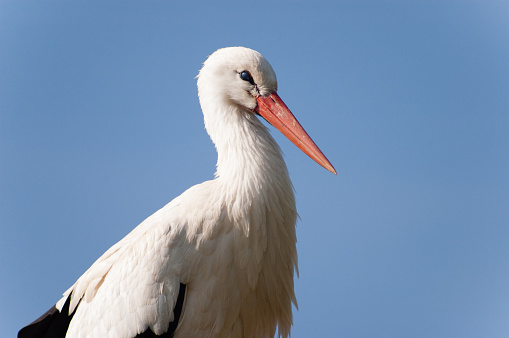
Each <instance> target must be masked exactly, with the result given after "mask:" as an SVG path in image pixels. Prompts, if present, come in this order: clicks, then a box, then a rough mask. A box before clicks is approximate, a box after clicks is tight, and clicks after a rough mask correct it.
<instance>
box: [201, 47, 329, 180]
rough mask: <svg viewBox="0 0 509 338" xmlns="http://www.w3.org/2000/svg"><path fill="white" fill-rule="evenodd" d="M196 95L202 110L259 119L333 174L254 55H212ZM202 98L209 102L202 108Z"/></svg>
mask: <svg viewBox="0 0 509 338" xmlns="http://www.w3.org/2000/svg"><path fill="white" fill-rule="evenodd" d="M198 95H199V97H200V101H201V103H202V108H203V109H204V106H216V107H221V106H222V107H236V108H238V110H240V111H244V112H249V113H251V114H253V113H254V114H257V115H260V116H262V117H263V118H264V119H265V120H266V121H267V122H269V123H270V124H271V125H272V126H274V127H275V128H277V129H278V130H279V131H280V132H281V133H283V135H285V136H286V137H287V138H288V139H289V140H290V141H292V142H293V143H294V144H295V145H296V146H297V147H299V149H301V150H302V151H303V152H304V153H306V154H307V155H308V156H309V157H311V158H312V159H313V160H314V161H316V162H317V163H318V164H320V165H321V166H322V167H324V168H325V169H327V170H329V171H330V172H332V173H334V174H336V170H335V169H334V167H333V166H332V164H331V163H330V162H329V160H327V158H326V157H325V155H323V153H322V152H321V151H320V149H319V148H318V147H317V146H316V144H315V143H314V142H313V140H312V139H311V138H310V137H309V135H308V134H307V133H306V131H305V130H304V129H303V128H302V126H301V125H300V123H299V122H298V121H297V119H296V118H295V116H294V115H293V114H292V113H291V111H290V110H289V109H288V107H287V106H286V105H285V103H284V102H283V100H281V98H280V97H279V95H278V94H277V78H276V73H275V72H274V70H273V69H272V66H271V65H270V63H269V62H268V61H267V60H266V59H265V58H264V57H263V56H262V55H261V54H260V53H258V52H257V51H255V50H252V49H249V48H244V47H229V48H222V49H219V50H217V51H216V52H214V53H213V54H212V55H210V56H209V58H208V59H207V60H206V61H205V63H204V64H203V68H202V69H201V70H200V73H199V75H198ZM204 97H207V98H209V100H212V101H207V103H206V104H204V102H203V98H204ZM204 112H205V109H204Z"/></svg>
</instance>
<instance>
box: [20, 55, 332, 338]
mask: <svg viewBox="0 0 509 338" xmlns="http://www.w3.org/2000/svg"><path fill="white" fill-rule="evenodd" d="M197 86H198V97H199V101H200V106H201V109H202V112H203V116H204V123H205V129H206V130H207V133H208V134H209V136H210V138H211V140H212V142H213V143H214V145H215V148H216V151H217V154H218V159H217V164H216V173H215V175H214V178H213V179H211V180H208V181H205V182H203V183H201V184H197V185H195V186H193V187H191V188H189V189H188V190H186V191H185V192H184V193H182V194H181V195H180V196H178V197H176V198H175V199H173V200H172V201H171V202H170V203H168V204H167V205H165V206H164V207H163V208H161V209H160V210H158V211H156V212H155V213H154V214H152V215H151V216H150V217H148V218H147V219H146V220H145V221H143V222H142V223H141V224H140V225H138V226H137V227H136V228H134V229H133V230H132V231H131V232H130V233H129V234H128V235H126V236H125V237H124V238H123V239H122V240H120V241H119V242H117V243H116V244H115V245H113V246H112V247H111V248H110V249H109V250H107V251H106V252H105V253H104V254H103V255H102V256H101V257H100V258H99V259H98V260H97V261H95V262H94V263H93V264H92V266H91V267H90V268H89V269H88V270H87V271H86V272H85V273H84V274H83V275H82V276H81V277H80V278H79V279H78V280H77V281H76V283H75V284H74V285H72V286H71V287H70V288H69V289H68V290H67V291H66V292H65V293H64V294H63V297H62V298H61V299H60V300H59V301H58V302H57V303H56V305H55V306H53V307H52V308H51V309H50V310H48V312H46V313H45V314H44V315H42V316H41V317H40V318H39V319H37V320H35V321H34V322H33V323H31V324H29V325H27V326H26V327H24V328H23V329H21V330H20V331H19V332H18V337H19V338H26V337H78V338H81V337H126V338H127V337H129V338H130V337H145V338H146V337H175V338H182V337H232V338H233V337H274V336H275V335H276V334H277V335H278V336H279V337H288V336H289V335H290V331H291V326H292V325H293V319H292V305H293V306H295V307H296V308H297V300H296V297H295V292H294V275H295V274H297V275H298V267H297V249H296V241H297V238H296V230H295V225H296V221H297V210H296V205H295V195H294V189H293V186H292V183H291V181H290V177H289V173H288V169H287V167H286V164H285V162H284V159H283V155H282V152H281V149H280V147H279V146H278V144H277V143H276V141H275V140H274V138H273V137H272V136H271V134H270V131H269V129H268V127H266V126H265V124H264V123H263V122H262V120H263V119H265V120H266V121H267V122H268V123H269V124H270V125H272V126H273V127H275V128H276V129H278V130H279V131H280V132H281V133H282V134H283V135H285V136H286V137H287V138H288V139H289V140H290V141H291V142H293V143H294V144H295V145H296V146H297V147H298V148H299V149H301V150H302V151H303V152H304V153H305V154H307V155H308V156H309V157H310V158H311V159H313V160H314V161H316V162H317V163H318V164H320V165H321V166H322V167H324V168H325V169H327V170H329V171H330V172H332V173H334V174H336V170H335V169H334V167H333V166H332V164H331V163H330V162H329V160H328V159H327V158H326V157H325V156H324V154H323V153H322V152H321V150H320V149H319V148H318V147H317V146H316V144H315V143H314V142H313V140H312V139H311V138H310V137H309V135H308V134H307V133H306V131H305V130H304V129H303V127H302V126H301V125H300V123H299V122H298V121H297V119H296V118H295V116H294V115H293V114H292V112H291V111H290V110H289V109H288V107H287V106H286V104H285V103H284V102H283V100H282V99H281V98H280V97H279V95H278V92H277V89H278V86H277V78H276V74H275V72H274V70H273V68H272V66H271V65H270V64H269V62H268V61H267V60H266V59H265V58H264V57H263V56H262V55H261V54H260V53H259V52H257V51H255V50H252V49H249V48H245V47H226V48H221V49H218V50H217V51H215V52H214V53H212V54H211V55H210V56H209V57H208V58H207V60H206V61H205V62H204V63H203V67H202V68H201V70H200V71H199V74H198V76H197Z"/></svg>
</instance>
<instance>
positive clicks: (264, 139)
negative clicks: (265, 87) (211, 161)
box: [202, 103, 295, 215]
mask: <svg viewBox="0 0 509 338" xmlns="http://www.w3.org/2000/svg"><path fill="white" fill-rule="evenodd" d="M202 106H203V105H202ZM207 106H209V107H211V106H212V107H224V108H222V109H217V110H215V111H205V110H204V116H205V127H206V129H207V131H208V133H209V135H210V137H211V139H212V141H213V142H214V144H215V146H216V149H217V153H218V161H217V171H216V181H217V182H218V184H219V187H220V189H221V190H222V193H221V194H220V196H222V198H224V199H225V200H224V201H223V202H224V204H225V205H229V206H230V208H229V209H230V211H232V212H233V213H234V214H244V215H246V213H249V212H250V211H249V210H251V208H252V207H253V206H254V207H262V205H261V204H264V207H265V206H266V207H267V208H269V209H270V208H271V207H275V208H283V209H288V210H292V211H291V212H293V210H294V209H295V199H294V195H293V187H292V184H291V181H290V177H289V175H288V170H287V168H286V164H285V162H284V160H283V156H282V153H281V150H280V148H279V146H278V145H277V143H276V141H275V140H274V139H273V138H272V136H271V135H270V133H269V131H268V129H267V128H266V127H265V126H264V125H263V124H262V123H261V121H260V120H259V119H258V118H257V117H256V115H254V114H253V113H252V112H250V111H247V110H243V109H242V108H239V107H237V106H232V105H226V104H222V105H221V104H218V103H216V104H211V105H207ZM283 204H284V205H283ZM255 205H256V206H255ZM262 208H263V207H262Z"/></svg>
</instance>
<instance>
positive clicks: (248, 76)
mask: <svg viewBox="0 0 509 338" xmlns="http://www.w3.org/2000/svg"><path fill="white" fill-rule="evenodd" d="M239 75H240V78H241V79H242V80H244V81H247V82H249V83H250V84H252V85H253V86H254V84H255V83H254V80H253V78H252V77H251V74H249V72H248V71H247V70H244V71H242V72H240V73H239Z"/></svg>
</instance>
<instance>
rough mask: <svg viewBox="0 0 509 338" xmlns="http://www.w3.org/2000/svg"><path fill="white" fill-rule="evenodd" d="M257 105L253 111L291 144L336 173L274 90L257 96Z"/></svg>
mask: <svg viewBox="0 0 509 338" xmlns="http://www.w3.org/2000/svg"><path fill="white" fill-rule="evenodd" d="M256 100H257V101H258V106H256V108H255V109H254V111H255V112H256V113H258V114H260V115H261V116H262V117H263V118H264V119H265V120H267V122H269V123H270V124H271V125H273V126H274V127H276V128H277V130H279V131H280V132H281V133H283V135H285V136H286V137H287V138H288V139H289V140H290V141H292V143H293V144H295V145H296V146H297V147H299V149H300V150H302V151H303V152H304V153H306V155H308V156H309V157H311V158H312V159H313V160H314V161H315V162H316V163H318V164H319V165H321V166H322V167H324V168H325V169H327V170H328V171H330V172H331V173H333V174H336V169H334V167H333V166H332V164H331V163H330V162H329V160H328V159H327V157H325V155H324V154H323V153H322V152H321V150H320V149H318V147H317V146H316V144H315V142H313V140H312V139H311V137H309V135H308V134H307V133H306V131H305V130H304V128H302V126H301V125H300V123H299V121H297V119H296V118H295V116H293V114H292V112H291V111H290V109H288V107H287V106H286V104H285V103H284V102H283V100H281V98H280V97H279V95H277V93H276V92H272V93H270V94H269V95H267V96H263V97H262V96H258V97H257V98H256Z"/></svg>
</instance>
